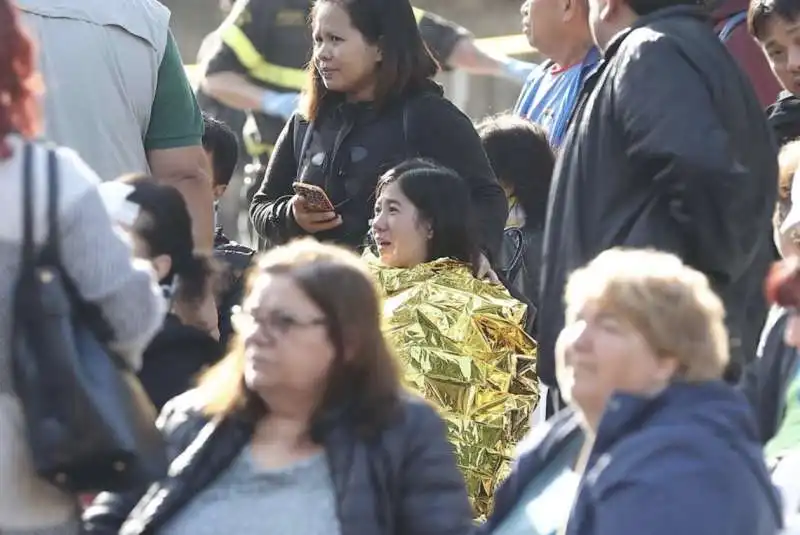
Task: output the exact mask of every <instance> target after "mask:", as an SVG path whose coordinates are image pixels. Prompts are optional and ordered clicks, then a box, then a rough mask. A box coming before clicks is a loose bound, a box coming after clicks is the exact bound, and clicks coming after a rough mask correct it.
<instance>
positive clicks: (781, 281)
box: [765, 256, 800, 348]
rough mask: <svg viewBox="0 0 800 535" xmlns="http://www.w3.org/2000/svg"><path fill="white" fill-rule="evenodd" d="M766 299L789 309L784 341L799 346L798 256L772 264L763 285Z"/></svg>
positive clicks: (799, 295)
mask: <svg viewBox="0 0 800 535" xmlns="http://www.w3.org/2000/svg"><path fill="white" fill-rule="evenodd" d="M765 290H766V297H767V301H769V302H770V303H771V304H773V305H778V306H781V307H783V308H786V309H788V310H789V319H788V320H787V322H786V331H785V332H784V335H783V336H784V341H785V342H786V344H787V345H789V346H792V347H797V348H800V257H797V256H792V257H789V258H786V259H784V260H782V261H780V262H777V263H776V264H774V265H773V266H772V269H771V270H770V272H769V274H768V275H767V281H766V285H765Z"/></svg>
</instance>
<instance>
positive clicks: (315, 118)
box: [250, 0, 507, 258]
mask: <svg viewBox="0 0 800 535" xmlns="http://www.w3.org/2000/svg"><path fill="white" fill-rule="evenodd" d="M311 25H312V32H313V37H314V50H313V58H312V61H311V62H310V63H309V67H308V73H309V86H308V89H307V91H306V93H305V95H304V96H303V100H302V102H301V106H300V111H299V112H298V113H296V114H295V116H294V117H293V118H292V119H291V120H290V121H289V122H288V123H287V125H286V127H285V129H284V131H283V132H282V134H281V136H280V137H279V139H278V141H277V143H276V146H275V150H274V152H273V154H272V159H271V160H270V163H269V166H268V168H267V172H266V176H265V178H264V182H263V184H262V185H261V188H260V190H259V192H258V193H257V194H256V195H255V197H254V199H253V203H252V205H251V207H250V215H251V218H252V220H253V224H254V226H255V228H256V230H257V231H258V233H259V234H260V235H261V236H262V237H263V238H265V239H266V240H267V241H268V242H269V243H270V244H271V245H275V244H278V243H283V242H286V241H288V240H290V239H292V238H294V237H298V236H303V235H314V236H315V237H317V238H318V239H320V240H323V241H332V242H336V243H339V244H342V245H346V246H349V247H353V248H357V247H359V246H361V245H362V244H363V243H364V241H365V238H366V236H367V232H368V231H369V220H370V217H371V215H372V207H373V203H374V191H375V186H376V184H377V180H378V177H379V176H380V175H381V174H382V173H384V172H385V171H387V170H389V169H391V168H392V167H394V166H395V165H397V164H398V163H400V162H402V161H404V160H406V159H408V158H410V157H415V156H420V157H425V158H429V159H432V160H435V161H437V162H438V163H440V164H442V165H445V166H447V167H450V168H452V169H454V170H455V171H456V172H458V173H459V174H460V175H461V176H463V177H464V179H465V180H466V181H467V184H468V186H469V189H470V195H471V199H472V202H473V203H474V205H475V208H476V214H477V216H478V217H477V219H478V228H479V229H480V231H481V234H480V236H479V243H480V246H481V249H482V251H483V252H484V254H485V256H486V257H488V258H491V257H492V255H494V254H495V253H496V252H497V250H498V249H499V246H500V242H501V239H502V233H503V225H504V221H505V216H506V211H507V206H506V200H505V197H504V194H503V190H502V188H501V187H500V185H499V184H498V182H497V180H496V178H495V176H494V174H493V172H492V170H491V167H490V165H489V162H488V159H487V158H486V154H485V153H484V151H483V148H482V146H481V142H480V139H479V137H478V135H477V133H476V132H475V129H474V127H473V126H472V123H471V121H470V120H469V118H467V117H466V116H465V115H464V114H463V113H461V112H460V111H459V110H458V109H457V108H456V107H455V106H454V105H453V104H452V103H451V102H449V101H448V100H446V99H445V98H444V97H443V96H442V89H441V87H440V86H438V85H437V84H436V83H435V82H433V80H432V78H433V77H434V76H435V75H436V72H437V65H436V62H435V60H434V59H433V58H432V57H431V55H430V53H429V52H428V50H427V49H426V48H425V45H424V44H423V41H422V39H421V37H420V35H419V31H418V29H417V24H416V20H415V18H414V13H413V10H412V8H411V5H410V4H409V2H408V0H316V2H315V3H314V7H313V10H312V15H311ZM295 182H300V183H304V184H308V185H312V186H317V187H318V188H321V189H322V190H323V191H324V193H325V195H326V196H327V198H328V200H329V201H330V203H331V205H332V206H333V208H334V209H333V210H320V208H321V205H320V203H318V202H311V201H310V200H309V198H310V197H309V195H308V194H307V193H308V192H307V191H305V190H302V189H301V190H298V191H300V193H301V194H302V195H300V194H297V193H296V190H295V188H293V184H294V183H295ZM314 197H317V196H316V195H314ZM443 201H444V200H443Z"/></svg>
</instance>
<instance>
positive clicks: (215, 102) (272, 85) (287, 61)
mask: <svg viewBox="0 0 800 535" xmlns="http://www.w3.org/2000/svg"><path fill="white" fill-rule="evenodd" d="M311 5H312V2H311V1H310V0H238V1H237V2H236V3H235V5H234V6H233V7H232V9H231V11H230V13H229V14H228V16H227V18H226V19H225V22H223V23H222V25H221V26H220V27H219V28H218V29H217V31H216V32H215V33H214V34H212V35H211V36H209V37H208V38H207V40H206V43H205V44H204V47H203V48H204V49H205V50H206V52H201V56H205V55H206V54H208V56H210V57H207V58H206V57H200V58H199V60H200V63H201V64H203V65H204V66H205V75H204V78H203V81H202V83H201V86H200V95H199V100H200V101H201V102H202V103H204V104H205V106H204V108H205V109H206V111H210V113H212V114H213V115H216V116H217V117H218V118H219V119H221V120H226V119H228V122H229V123H231V122H232V123H234V124H233V127H234V128H235V127H236V126H237V125H236V124H235V121H236V118H234V117H229V116H230V115H231V113H230V112H231V110H226V109H225V108H226V107H227V108H234V109H236V110H242V111H245V112H247V113H248V120H247V122H246V123H245V125H244V133H243V141H244V143H243V144H244V146H245V147H246V150H247V153H248V154H249V155H250V156H251V157H252V158H253V159H255V160H257V161H258V162H259V163H260V167H261V169H262V171H263V169H264V168H265V167H266V164H267V163H268V161H269V155H270V153H271V150H272V144H273V143H274V142H275V140H276V139H277V138H278V135H279V134H280V132H281V130H283V125H284V123H285V122H286V120H287V119H288V118H289V117H291V115H292V113H293V112H294V110H295V108H296V105H297V100H298V97H299V94H300V91H302V89H303V87H304V85H305V81H306V72H305V66H306V64H307V63H308V61H309V59H310V56H311V43H312V39H311V29H310V28H309V26H308V23H307V21H308V17H309V14H310V12H311ZM414 13H415V15H416V18H417V22H418V24H419V29H420V33H421V35H422V38H423V39H424V41H425V43H426V44H427V45H428V48H429V49H430V51H431V53H432V54H433V56H434V57H435V58H436V60H437V61H438V62H439V64H440V65H441V66H442V68H443V69H444V70H449V69H452V68H463V69H466V70H467V71H468V72H472V73H475V74H486V75H499V76H506V77H508V78H512V79H515V80H518V81H520V83H522V82H524V80H525V78H526V77H527V75H528V73H529V72H530V70H531V69H532V68H533V65H532V64H530V63H527V62H523V61H519V60H515V59H512V58H507V57H502V56H494V55H491V54H489V53H487V52H485V51H482V50H480V49H479V48H478V47H477V46H476V45H475V42H474V39H473V36H472V34H471V33H470V32H469V31H468V30H466V29H465V28H463V27H461V26H459V25H458V24H455V23H453V22H451V21H448V20H446V19H443V18H442V17H439V16H437V15H434V14H433V13H429V12H426V11H423V10H421V9H416V8H415V9H414ZM220 115H222V116H221V117H220ZM248 174H249V175H250V180H249V182H250V184H248V186H249V187H248V189H249V190H250V191H252V192H254V191H255V189H257V187H258V185H259V184H260V178H261V176H263V172H262V173H259V172H256V173H248ZM247 197H248V198H247V200H248V202H249V200H250V199H249V197H250V195H249V194H248V196H247Z"/></svg>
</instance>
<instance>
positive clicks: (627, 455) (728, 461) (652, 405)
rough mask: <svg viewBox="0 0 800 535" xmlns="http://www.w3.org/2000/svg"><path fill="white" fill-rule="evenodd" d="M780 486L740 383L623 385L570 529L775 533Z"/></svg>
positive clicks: (689, 534)
mask: <svg viewBox="0 0 800 535" xmlns="http://www.w3.org/2000/svg"><path fill="white" fill-rule="evenodd" d="M780 527H781V506H780V501H779V498H778V494H777V493H776V491H775V489H774V488H773V486H772V484H771V483H770V477H769V474H768V472H767V469H766V467H765V465H764V460H763V454H762V451H761V443H760V441H759V437H758V433H757V430H756V425H755V421H754V419H753V417H752V415H751V411H750V408H749V406H748V404H747V402H746V401H745V399H744V397H743V396H742V395H741V394H740V393H739V392H737V391H736V390H735V389H734V388H733V387H731V386H728V385H725V384H722V383H717V382H712V383H703V384H695V385H689V384H675V385H673V386H670V387H669V388H668V389H667V390H666V391H664V392H663V393H662V394H660V395H658V396H657V397H655V398H642V397H635V396H627V395H616V396H614V398H612V399H611V401H610V402H609V404H608V407H607V409H606V413H605V414H604V416H603V418H602V419H601V422H600V425H599V427H598V430H597V435H596V438H595V443H594V447H593V450H592V453H591V456H590V458H589V463H588V465H587V468H586V471H585V474H584V478H583V481H582V483H581V488H580V490H579V493H578V497H577V499H576V502H575V506H574V509H573V511H572V516H571V518H570V522H569V528H568V530H567V535H641V534H644V533H646V534H647V535H674V534H680V535H712V534H713V535H717V534H719V535H723V534H724V535H775V534H776V533H778V530H779V529H780Z"/></svg>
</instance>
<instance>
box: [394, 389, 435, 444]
mask: <svg viewBox="0 0 800 535" xmlns="http://www.w3.org/2000/svg"><path fill="white" fill-rule="evenodd" d="M397 415H398V417H397V418H396V419H394V421H393V425H391V426H390V428H391V429H393V430H394V431H400V432H402V433H404V434H407V435H411V436H425V435H426V434H427V436H430V434H431V433H433V434H434V435H435V434H436V433H438V431H439V430H441V429H444V420H443V419H442V417H441V416H440V415H439V412H438V411H437V410H436V408H435V407H434V406H433V405H432V404H431V403H430V402H429V401H427V400H425V399H424V398H422V397H421V396H419V395H418V394H415V393H412V392H408V391H404V392H402V393H401V394H400V396H399V398H398V411H397Z"/></svg>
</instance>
